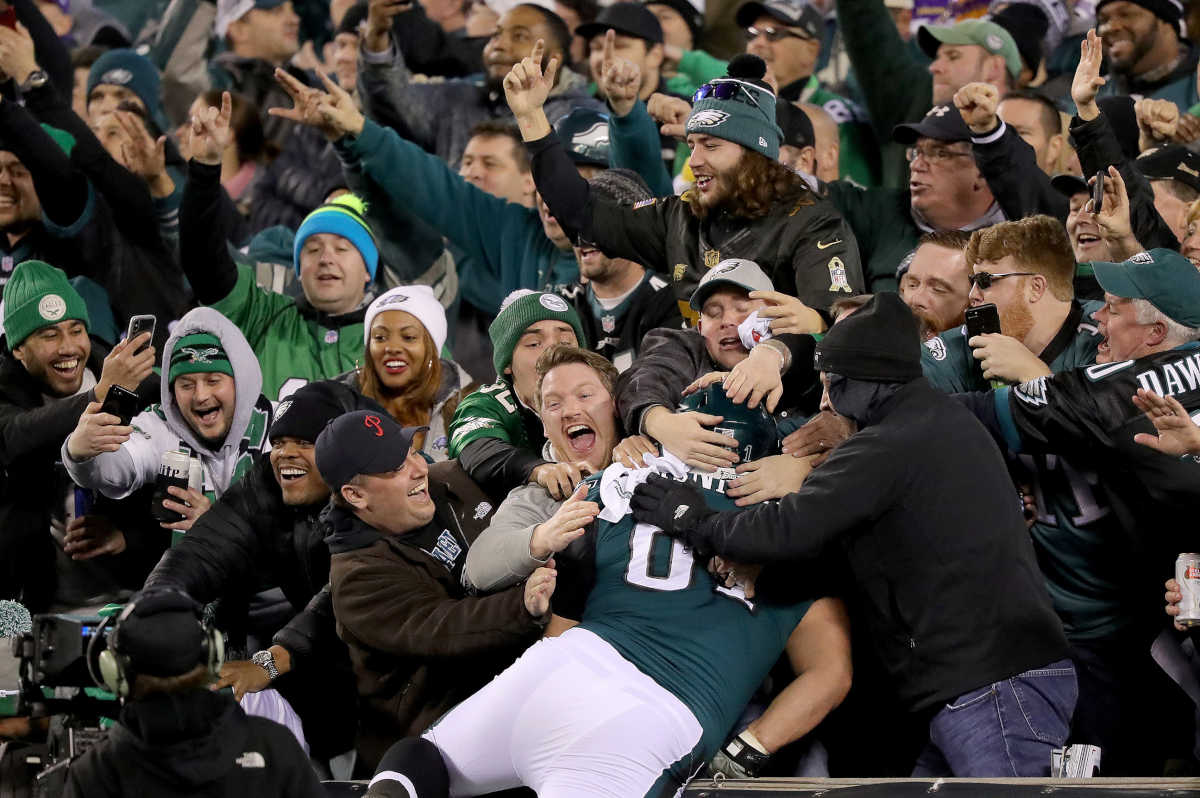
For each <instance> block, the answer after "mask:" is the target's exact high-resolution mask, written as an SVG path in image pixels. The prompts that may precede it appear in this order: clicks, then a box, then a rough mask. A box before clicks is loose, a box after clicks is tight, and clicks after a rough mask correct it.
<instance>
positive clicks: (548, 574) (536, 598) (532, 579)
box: [525, 560, 558, 618]
mask: <svg viewBox="0 0 1200 798" xmlns="http://www.w3.org/2000/svg"><path fill="white" fill-rule="evenodd" d="M557 582H558V571H557V570H555V568H554V560H550V561H549V562H548V563H546V564H545V565H544V566H543V567H541V568H538V569H537V570H536V571H534V572H533V573H532V574H530V575H529V579H527V580H526V581H525V609H526V610H527V611H528V612H529V614H530V615H532V616H533V617H534V618H544V617H546V614H547V613H549V612H550V597H551V596H553V595H554V586H555V585H556V584H557Z"/></svg>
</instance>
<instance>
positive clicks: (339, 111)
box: [267, 69, 365, 141]
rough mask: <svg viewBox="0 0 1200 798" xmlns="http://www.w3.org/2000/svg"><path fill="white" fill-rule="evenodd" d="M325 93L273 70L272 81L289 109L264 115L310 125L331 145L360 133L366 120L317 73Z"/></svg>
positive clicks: (341, 91) (338, 89)
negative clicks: (280, 89) (286, 99)
mask: <svg viewBox="0 0 1200 798" xmlns="http://www.w3.org/2000/svg"><path fill="white" fill-rule="evenodd" d="M318 75H319V77H320V78H321V82H322V83H323V84H324V85H325V91H321V90H320V89H314V88H313V87H311V86H306V85H304V84H303V83H301V82H300V81H298V80H296V78H295V77H293V76H292V75H291V74H290V73H288V72H285V71H284V70H282V69H276V70H275V79H276V80H277V81H279V85H280V86H283V88H284V90H285V91H287V93H288V95H289V96H290V97H291V98H292V103H293V107H292V108H271V109H269V110H268V111H267V113H269V114H271V116H278V117H280V118H282V119H290V120H292V121H293V122H299V123H300V124H302V125H309V126H311V127H315V128H317V129H318V130H320V131H321V132H322V133H323V134H325V138H327V139H329V140H330V141H337V140H338V139H340V138H341V137H342V136H346V135H350V136H357V135H359V134H360V133H362V129H363V123H364V122H365V119H364V117H363V115H362V112H360V111H359V110H358V106H357V105H355V104H354V99H353V98H352V97H351V96H350V94H349V93H348V92H347V91H346V90H345V89H343V88H342V87H341V86H339V85H338V84H337V82H336V81H334V80H332V79H331V78H330V77H329V76H328V75H326V74H325V73H324V72H320V73H318Z"/></svg>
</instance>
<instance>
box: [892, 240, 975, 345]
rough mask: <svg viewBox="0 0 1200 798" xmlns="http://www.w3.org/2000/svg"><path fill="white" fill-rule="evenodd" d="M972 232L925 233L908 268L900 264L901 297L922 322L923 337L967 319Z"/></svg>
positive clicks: (932, 335)
mask: <svg viewBox="0 0 1200 798" xmlns="http://www.w3.org/2000/svg"><path fill="white" fill-rule="evenodd" d="M970 240H971V234H970V233H968V232H966V231H965V230H939V231H937V232H933V233H926V234H925V235H923V236H921V240H920V241H919V242H918V243H917V248H916V249H915V250H913V254H912V260H910V261H909V262H908V268H907V269H905V268H904V266H903V265H902V266H901V267H900V271H901V276H900V298H901V299H903V300H904V304H906V305H908V306H909V308H911V309H912V312H913V314H914V315H916V317H917V321H918V322H919V323H920V325H921V339H922V340H925V341H928V340H929V339H930V338H933V337H934V336H935V335H939V334H941V333H944V332H946V331H947V330H952V329H954V328H955V327H958V326H959V325H961V324H962V323H963V311H965V310H966V309H967V307H968V305H970V302H969V300H968V299H967V295H968V294H969V293H970V292H971V279H970V275H971V272H970V270H968V269H967V264H966V261H965V260H963V250H964V249H966V247H967V242H968V241H970Z"/></svg>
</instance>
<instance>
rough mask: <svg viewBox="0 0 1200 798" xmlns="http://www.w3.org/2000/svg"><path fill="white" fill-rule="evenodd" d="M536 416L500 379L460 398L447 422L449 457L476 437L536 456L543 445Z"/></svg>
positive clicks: (502, 379) (507, 381)
mask: <svg viewBox="0 0 1200 798" xmlns="http://www.w3.org/2000/svg"><path fill="white" fill-rule="evenodd" d="M541 428H542V426H541V422H540V421H538V420H537V415H536V414H535V413H534V412H533V411H532V410H529V409H528V408H526V407H525V406H524V405H522V404H521V402H520V400H519V399H517V394H516V392H515V391H514V390H513V386H512V383H511V382H509V380H508V379H506V378H504V377H501V378H500V379H498V380H496V381H495V382H493V383H492V384H491V385H485V386H483V387H482V388H480V389H479V390H477V391H475V393H473V394H471V395H470V396H468V397H467V398H465V399H463V400H462V402H461V403H460V404H459V406H458V409H457V410H455V411H454V418H453V419H452V420H451V421H450V446H449V452H450V456H451V457H458V456H459V455H460V454H462V450H463V448H464V447H465V446H466V445H467V444H468V443H470V442H471V441H475V440H479V439H480V438H499V439H500V440H502V441H504V442H505V443H510V444H512V445H513V446H516V447H517V448H520V449H528V450H529V451H531V452H534V453H535V454H536V453H540V452H541V451H542V446H543V444H545V442H546V438H545V436H544V435H543V434H542V433H541Z"/></svg>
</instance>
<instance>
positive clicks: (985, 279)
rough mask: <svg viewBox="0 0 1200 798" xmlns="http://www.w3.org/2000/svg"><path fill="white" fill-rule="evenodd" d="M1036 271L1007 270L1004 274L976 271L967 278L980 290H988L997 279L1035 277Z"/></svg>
mask: <svg viewBox="0 0 1200 798" xmlns="http://www.w3.org/2000/svg"><path fill="white" fill-rule="evenodd" d="M1034 274H1036V272H1005V273H1004V274H992V273H991V272H975V273H974V274H971V275H970V276H969V277H968V278H967V279H968V280H970V281H971V285H972V286H975V287H978V288H979V290H980V291H986V290H988V289H989V288H991V287H992V283H994V282H996V281H997V280H1003V279H1004V278H1005V277H1033V276H1034Z"/></svg>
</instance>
